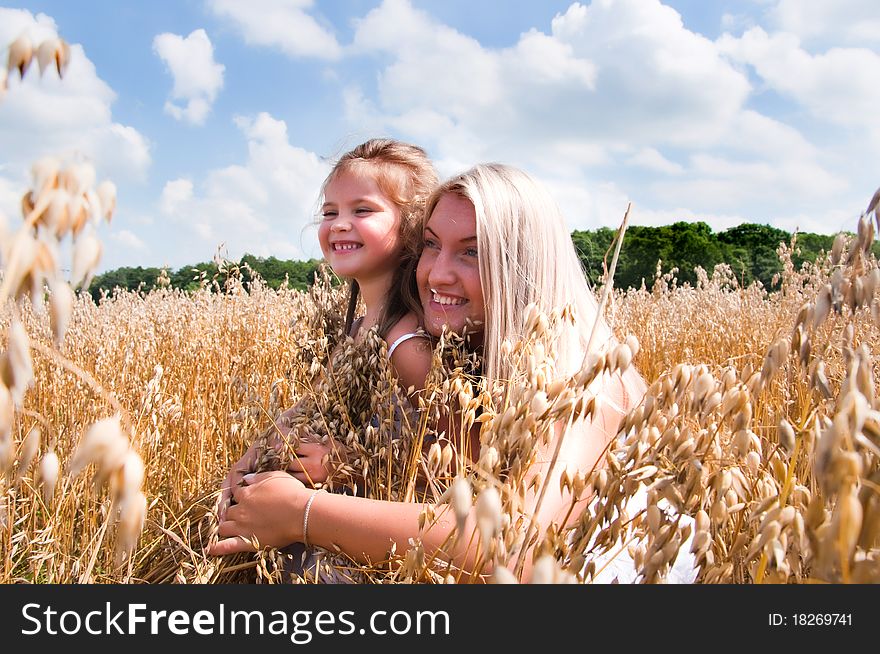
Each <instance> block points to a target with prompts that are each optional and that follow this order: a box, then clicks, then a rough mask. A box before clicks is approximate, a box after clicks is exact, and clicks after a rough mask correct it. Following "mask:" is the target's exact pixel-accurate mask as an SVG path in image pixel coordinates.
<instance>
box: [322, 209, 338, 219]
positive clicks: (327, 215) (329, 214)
mask: <svg viewBox="0 0 880 654" xmlns="http://www.w3.org/2000/svg"><path fill="white" fill-rule="evenodd" d="M321 215H322V216H323V217H324V220H329V219H330V218H335V217H336V212H335V211H330V210H329V209H328V210H327V211H324V212H323V213H322V214H321Z"/></svg>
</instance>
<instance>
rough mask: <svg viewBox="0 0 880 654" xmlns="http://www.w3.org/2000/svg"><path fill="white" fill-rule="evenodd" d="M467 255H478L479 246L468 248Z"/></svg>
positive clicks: (465, 252)
mask: <svg viewBox="0 0 880 654" xmlns="http://www.w3.org/2000/svg"><path fill="white" fill-rule="evenodd" d="M464 254H465V256H466V257H475V256H477V248H468V249H466V250H465V251H464Z"/></svg>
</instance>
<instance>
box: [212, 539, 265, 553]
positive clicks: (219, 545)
mask: <svg viewBox="0 0 880 654" xmlns="http://www.w3.org/2000/svg"><path fill="white" fill-rule="evenodd" d="M255 551H256V550H255V549H254V546H253V545H252V544H251V543H250V541H248V540H247V539H245V538H242V537H241V536H233V537H231V538H224V539H223V540H218V541H217V542H216V543H214V544H213V545H211V546H210V547H208V554H210V555H211V556H225V555H227V554H235V553H236V552H255Z"/></svg>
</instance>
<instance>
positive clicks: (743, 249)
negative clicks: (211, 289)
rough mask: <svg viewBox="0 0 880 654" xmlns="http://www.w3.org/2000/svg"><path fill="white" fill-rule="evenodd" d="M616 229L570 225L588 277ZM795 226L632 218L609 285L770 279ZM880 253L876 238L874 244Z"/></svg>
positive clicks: (138, 278)
mask: <svg viewBox="0 0 880 654" xmlns="http://www.w3.org/2000/svg"><path fill="white" fill-rule="evenodd" d="M616 232H617V230H615V229H611V228H608V227H601V228H599V229H595V230H575V231H573V232H572V234H571V238H572V241H573V243H574V245H575V248H576V249H577V252H578V255H579V256H580V259H581V263H582V265H583V269H584V272H585V274H586V275H587V277H588V278H589V279H590V281H591V282H592V283H593V284H594V285H595V284H598V283H599V282H600V280H601V278H602V277H603V275H604V274H605V266H606V265H608V266H610V265H611V257H612V253H613V251H612V250H611V246H612V243H613V240H614V236H615V234H616ZM791 239H792V234H791V233H789V232H786V231H784V230H781V229H777V228H775V227H770V226H769V225H758V224H754V223H743V224H741V225H739V226H737V227H733V228H731V229H728V230H725V231H721V232H717V233H716V232H713V231H712V228H711V227H709V225H707V224H706V223H704V222H693V223H689V222H676V223H673V224H671V225H665V226H662V227H645V226H639V225H633V226H630V227H628V229H627V231H626V234H625V236H624V239H623V245H622V246H621V250H620V255H619V259H618V262H617V269H616V271H615V275H614V285H615V287H617V288H624V289H625V288H633V287H634V288H638V287H639V286H641V285H642V283H643V282H644V283H645V285H646V286H648V287H650V286H651V284H652V283H653V279H654V275H655V273H656V270H657V263H658V261H660V262H661V265H662V269H663V271H664V272H666V271H669V270H671V269H672V268H677V269H678V272H677V273H676V277H677V278H678V280H679V283H682V284H684V283H690V284H694V283H696V278H697V276H696V273H695V272H694V269H695V268H696V267H697V266H699V267H701V268H703V269H704V270H706V271H709V272H711V271H712V270H713V268H714V267H715V266H716V265H717V264H719V263H726V264H728V265H730V267H731V268H732V270H733V271H734V273H735V274H736V276H737V278H738V279H739V280H740V282H741V283H742V284H743V285H744V286H748V285H749V284H751V283H753V282H754V281H760V282H761V283H762V284H763V285H764V286H765V287H767V288H772V287H773V276H774V275H775V274H776V273H778V272H781V270H782V264H781V263H780V261H779V257H778V255H777V253H776V250H777V248H778V247H779V245H780V244H781V243H785V244H786V245H788V244H790V243H791ZM833 243H834V235H831V236H828V235H824V234H811V233H798V234H797V239H796V252H795V253H794V254H793V257H792V260H793V262H794V264H795V266H796V267H800V265H801V264H802V263H803V262H805V261H815V260H816V258H817V257H818V256H819V255H820V254H822V253H823V252H828V251H830V250H831V246H832V245H833ZM873 251H874V254H875V256H878V257H880V244H878V243H875V244H874V246H873ZM320 263H321V260H319V259H309V260H308V261H293V260H282V259H277V258H275V257H267V258H263V257H255V256H253V255H251V254H246V255H244V256H243V257H242V258H241V259H240V260H239V261H237V262H236V261H233V262H226V263H224V265H223V267H222V269H221V267H220V266H218V264H217V263H215V262H210V263H197V264H193V265H190V266H183V267H181V268H179V269H177V270H175V271H171V270H165V271H164V273H165V277H167V279H168V281H169V283H170V286H172V287H173V288H179V289H183V290H195V289H197V288H198V287H199V285H200V284H201V283H203V282H202V280H207V281H208V282H212V281H213V280H216V281H217V282H218V284H219V286H220V288H223V287H224V286H223V284H224V282H225V280H226V277H227V276H228V275H230V274H236V275H240V276H241V278H242V280H243V281H244V282H245V283H247V282H249V281H250V280H251V279H252V278H253V275H254V274H257V275H259V276H260V277H261V278H262V279H263V281H264V282H265V283H266V284H267V285H268V286H269V287H271V288H278V287H279V286H281V285H282V284H285V283H286V284H287V285H288V286H289V287H291V288H296V289H300V290H305V289H306V288H308V287H309V285H310V284H311V283H312V281H313V280H314V278H315V271H316V270H317V268H318V266H319V264H320ZM162 273H163V270H162V269H160V268H142V267H140V266H138V267H136V268H117V269H116V270H110V271H108V272H105V273H103V274H102V275H98V276H96V277H95V278H94V279H93V280H92V283H91V284H90V286H89V292H90V293H91V294H92V297H93V298H94V299H95V301H97V300H99V299H100V297H101V295H102V294H103V293H112V292H113V289H114V288H116V287H119V288H122V289H127V290H137V289H140V290H143V291H149V290H152V289H153V288H156V286H157V285H158V284H159V281H158V280H159V277H160V275H162Z"/></svg>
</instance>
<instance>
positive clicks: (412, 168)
mask: <svg viewBox="0 0 880 654" xmlns="http://www.w3.org/2000/svg"><path fill="white" fill-rule="evenodd" d="M345 172H353V173H355V174H360V175H368V176H370V177H371V178H373V179H374V180H375V181H376V184H377V186H378V187H379V190H381V191H382V193H383V195H385V197H387V198H388V199H389V200H390V201H391V202H392V203H393V204H394V205H395V206H396V207H397V208H398V210H399V211H400V224H399V229H398V236H399V238H400V242H401V260H400V266H399V267H398V268H397V270H396V271H395V273H394V277H393V279H392V281H391V287H390V288H389V293H388V300H387V302H386V303H385V306H384V307H383V308H382V311H381V313H380V316H379V322H378V325H379V334H380V335H381V336H383V337H384V336H385V335H386V334H387V333H388V330H389V329H391V327H393V326H394V325H395V324H396V323H397V321H399V320H400V319H401V318H403V316H405V315H406V314H407V312H408V311H410V310H411V309H412V308H415V307H412V306H411V305H410V304H408V303H407V302H406V301H405V300H404V296H403V293H404V289H405V287H406V286H407V285H409V284H412V283H413V282H412V280H411V279H409V276H408V275H406V271H407V270H409V269H410V268H411V266H412V262H413V260H414V259H415V257H417V256H418V245H419V243H420V241H421V236H422V216H423V214H424V210H425V201H426V200H427V198H428V196H429V195H430V193H431V192H432V191H433V190H434V188H436V186H437V184H438V182H439V179H438V177H437V172H436V171H435V170H434V165H433V164H432V163H431V160H430V159H429V158H428V155H427V153H426V152H425V150H424V149H422V148H420V147H419V146H417V145H412V144H411V143H405V142H403V141H397V140H395V139H389V138H376V139H370V140H369V141H365V142H364V143H361V144H360V145H358V146H357V147H355V148H354V149H352V150H350V151H349V152H346V153H345V154H344V155H342V156H341V157H340V158H339V160H338V161H337V162H336V164H335V165H334V166H333V169H332V170H331V171H330V173H329V174H328V175H327V178H326V179H325V180H324V183H323V184H322V185H321V201H320V203H319V204H323V198H324V192H325V190H326V188H327V185H328V184H329V183H330V182H331V181H333V180H334V179H335V178H336V177H337V176H338V175H340V174H342V173H345ZM359 292H360V288H359V286H358V283H357V281H355V280H352V284H351V291H350V294H349V301H348V311H347V315H346V320H345V331H346V333H348V332H349V331H350V330H351V326H352V323H353V322H354V314H355V311H356V309H357V304H358V295H359ZM417 310H418V311H419V312H420V306H419V307H418V308H417Z"/></svg>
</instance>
